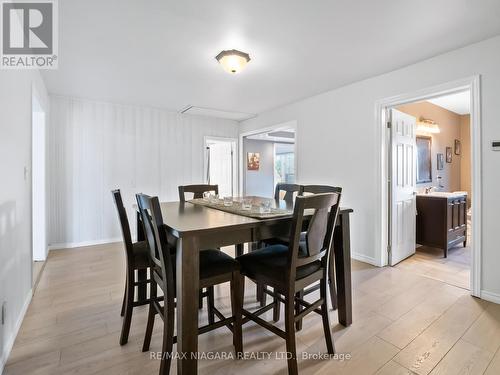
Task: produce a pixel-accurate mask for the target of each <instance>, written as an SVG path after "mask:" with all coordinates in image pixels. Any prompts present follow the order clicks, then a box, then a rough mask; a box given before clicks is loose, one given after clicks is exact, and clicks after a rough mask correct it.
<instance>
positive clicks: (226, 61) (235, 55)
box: [215, 49, 250, 74]
mask: <svg viewBox="0 0 500 375" xmlns="http://www.w3.org/2000/svg"><path fill="white" fill-rule="evenodd" d="M215 59H216V60H217V61H218V62H219V64H221V65H222V68H223V69H224V70H225V71H226V72H228V73H232V74H236V73H239V72H241V71H242V70H243V68H244V67H245V66H246V65H247V64H248V62H249V61H250V55H249V54H248V53H245V52H241V51H238V50H236V49H231V50H226V51H221V52H220V53H219V54H218V55H217V56H215Z"/></svg>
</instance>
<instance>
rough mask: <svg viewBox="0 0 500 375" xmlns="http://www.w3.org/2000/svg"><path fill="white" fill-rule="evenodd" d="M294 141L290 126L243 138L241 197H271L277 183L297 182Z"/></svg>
mask: <svg viewBox="0 0 500 375" xmlns="http://www.w3.org/2000/svg"><path fill="white" fill-rule="evenodd" d="M295 142H296V132H295V127H294V126H292V125H290V124H289V125H283V126H278V127H273V128H268V129H262V130H259V131H254V132H252V133H247V134H243V135H242V137H241V144H242V154H243V155H242V186H243V193H244V195H248V196H260V197H269V198H271V197H273V196H274V189H275V186H276V184H278V183H289V184H293V183H295V182H296V175H297V171H296V144H295Z"/></svg>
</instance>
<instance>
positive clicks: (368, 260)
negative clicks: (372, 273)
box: [351, 253, 379, 267]
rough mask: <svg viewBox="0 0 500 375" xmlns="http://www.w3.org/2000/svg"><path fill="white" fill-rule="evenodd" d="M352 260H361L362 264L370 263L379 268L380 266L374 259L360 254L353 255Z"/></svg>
mask: <svg viewBox="0 0 500 375" xmlns="http://www.w3.org/2000/svg"><path fill="white" fill-rule="evenodd" d="M351 258H352V259H355V260H359V261H360V262H363V263H368V264H371V265H372V266H375V267H379V264H378V263H377V259H375V258H373V257H369V256H366V255H364V254H359V253H351Z"/></svg>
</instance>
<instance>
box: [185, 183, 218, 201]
mask: <svg viewBox="0 0 500 375" xmlns="http://www.w3.org/2000/svg"><path fill="white" fill-rule="evenodd" d="M212 191H213V192H214V193H215V194H217V195H218V194H219V185H207V184H199V185H180V186H179V200H180V201H181V202H185V201H186V193H192V194H193V199H199V198H203V193H206V192H212Z"/></svg>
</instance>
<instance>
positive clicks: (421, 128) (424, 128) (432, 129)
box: [417, 117, 441, 134]
mask: <svg viewBox="0 0 500 375" xmlns="http://www.w3.org/2000/svg"><path fill="white" fill-rule="evenodd" d="M417 132H418V133H432V134H436V133H441V130H440V129H439V126H438V124H436V122H435V121H433V120H429V119H425V118H423V117H421V118H420V121H419V122H418V124H417Z"/></svg>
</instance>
